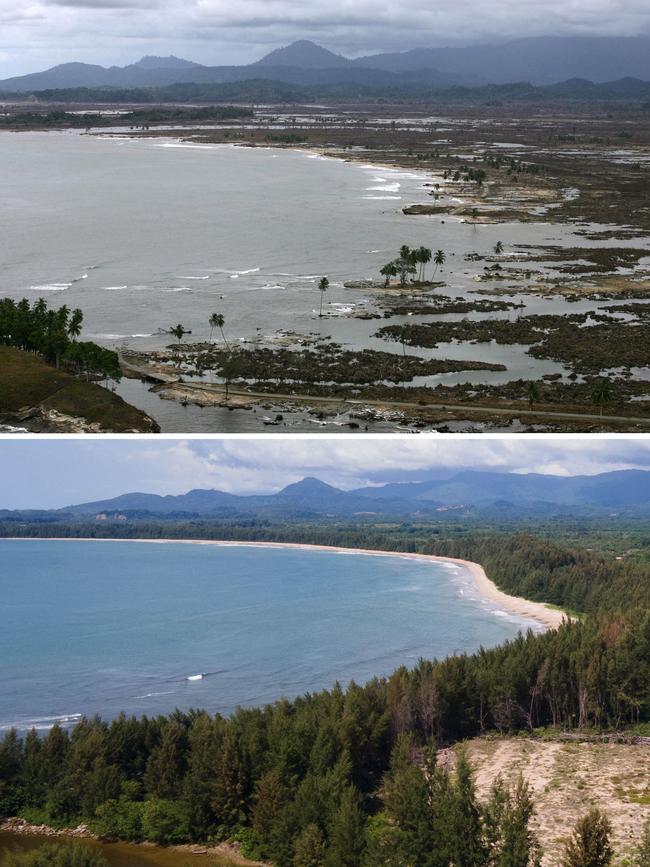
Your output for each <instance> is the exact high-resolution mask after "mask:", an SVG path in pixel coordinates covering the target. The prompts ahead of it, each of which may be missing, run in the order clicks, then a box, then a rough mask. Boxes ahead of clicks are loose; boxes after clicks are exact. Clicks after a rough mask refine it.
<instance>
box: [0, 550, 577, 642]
mask: <svg viewBox="0 0 650 867" xmlns="http://www.w3.org/2000/svg"><path fill="white" fill-rule="evenodd" d="M0 541H3V540H0ZM4 541H11V542H25V541H27V542H145V543H147V544H150V545H216V546H218V547H223V548H228V547H242V546H245V547H250V548H279V549H283V548H284V549H289V550H299V551H300V550H302V551H322V552H325V553H330V554H362V555H364V556H367V557H400V558H402V559H409V560H420V561H421V562H424V563H430V562H437V563H454V564H457V565H459V566H462V567H463V568H464V569H466V571H467V572H469V574H470V576H471V578H472V584H473V586H474V589H475V590H476V591H477V593H478V594H479V596H480V597H481V598H482V599H483V600H484V601H486V602H489V603H491V604H492V605H494V606H499V607H501V608H502V609H504V610H505V611H506V612H507V613H508V614H512V615H514V616H515V617H522V618H526V619H528V620H534V621H535V622H537V623H539V624H541V625H542V626H543V627H544V628H545V629H557V628H558V627H559V626H560V625H561V624H562V622H563V621H564V620H566V619H571V618H569V615H567V614H566V613H565V612H564V611H561V610H558V609H556V608H550V607H549V606H548V605H547V604H546V603H544V602H534V601H532V600H530V599H525V598H524V597H523V596H511V595H510V594H508V593H505V592H504V591H503V590H500V589H499V588H498V587H497V585H496V584H495V582H494V581H493V580H492V579H491V578H489V577H488V575H487V574H486V572H485V569H484V568H483V566H481V564H480V563H474V562H473V561H471V560H462V559H460V558H458V557H442V556H439V555H436V554H415V553H409V552H405V551H381V550H375V549H371V548H344V547H338V546H333V545H310V544H307V543H301V542H255V541H241V542H240V541H235V540H220V539H119V538H111V539H95V538H92V539H91V538H75V537H51V538H38V539H32V538H29V537H25V536H7V537H5V538H4Z"/></svg>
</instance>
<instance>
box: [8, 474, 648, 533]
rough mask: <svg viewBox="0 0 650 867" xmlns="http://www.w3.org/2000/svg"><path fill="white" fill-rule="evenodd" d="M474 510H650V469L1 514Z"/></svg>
mask: <svg viewBox="0 0 650 867" xmlns="http://www.w3.org/2000/svg"><path fill="white" fill-rule="evenodd" d="M450 511H453V512H454V513H455V515H470V516H471V515H472V514H473V513H476V512H477V511H480V512H481V513H482V514H483V515H485V513H486V512H489V513H491V514H493V515H494V517H495V518H499V517H516V516H524V515H529V516H533V515H545V516H552V515H554V514H555V515H557V514H575V515H598V514H601V515H602V514H607V513H611V512H613V511H616V512H623V513H626V514H630V515H646V514H650V472H644V471H641V470H623V471H619V472H611V473H603V474H600V475H595V476H573V477H564V476H551V475H540V474H534V473H531V474H526V475H519V474H514V473H498V472H494V473H493V472H478V471H473V470H465V471H462V472H458V473H454V474H448V475H446V476H443V477H440V478H435V479H429V480H426V481H422V482H405V483H399V484H394V483H393V484H387V485H383V486H380V487H365V488H359V489H357V490H351V491H342V490H339V489H338V488H335V487H333V486H332V485H328V484H325V483H324V482H322V481H319V480H318V479H314V478H306V479H303V480H302V481H300V482H297V483H295V484H292V485H289V486H288V487H286V488H284V489H283V490H281V491H279V492H278V493H276V494H266V495H252V496H242V495H237V494H229V493H225V492H224V491H218V490H200V489H199V490H192V491H189V492H188V493H187V494H180V495H177V496H160V495H158V494H147V493H128V494H123V495H121V496H119V497H114V498H113V499H110V500H99V501H96V502H91V503H81V504H77V505H72V506H68V507H66V508H65V509H60V510H52V511H47V512H39V513H35V512H32V513H28V512H18V513H17V512H9V511H4V512H1V511H0V520H2V519H8V518H9V519H12V520H14V519H17V518H25V519H29V518H30V516H31V518H35V519H37V520H48V521H52V520H57V521H61V520H65V519H66V518H67V519H71V520H79V519H88V518H92V519H94V520H100V521H103V520H107V519H115V518H118V519H120V520H124V519H127V520H128V519H133V518H146V517H150V518H152V519H164V520H172V519H175V518H177V519H186V518H200V519H210V518H214V519H219V520H222V519H224V518H232V519H235V518H242V517H246V516H247V517H251V516H255V517H262V516H263V517H265V518H268V519H275V520H295V519H312V518H313V519H322V518H366V517H370V518H372V517H377V516H391V517H401V518H416V517H418V516H420V517H429V518H431V517H435V516H436V515H437V516H443V515H445V514H446V513H449V512H450Z"/></svg>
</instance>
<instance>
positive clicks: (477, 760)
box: [441, 738, 650, 867]
mask: <svg viewBox="0 0 650 867" xmlns="http://www.w3.org/2000/svg"><path fill="white" fill-rule="evenodd" d="M467 746H468V754H469V758H470V761H471V764H472V766H473V768H474V769H475V774H476V786H477V792H478V795H479V798H480V799H481V800H482V799H484V798H486V797H487V796H488V793H489V790H490V787H491V785H492V783H493V782H494V779H495V778H496V777H497V776H498V775H499V774H501V775H502V776H503V779H504V780H506V781H508V780H514V779H516V777H517V775H518V774H519V772H521V773H522V774H523V776H524V777H525V778H526V779H527V780H528V782H529V784H530V785H531V787H532V789H533V792H534V800H535V808H536V815H535V818H534V820H533V826H534V828H535V830H536V832H537V834H538V837H539V839H540V842H541V843H542V846H543V848H544V860H543V864H544V865H545V867H558V865H560V863H561V855H562V851H563V848H564V843H565V842H566V840H567V839H568V838H569V836H570V835H571V831H572V829H573V826H574V825H575V822H576V821H577V819H579V818H580V817H581V816H582V815H583V814H584V813H586V812H587V810H589V809H590V807H592V806H596V807H599V808H600V809H601V810H604V811H605V812H606V813H607V815H608V816H609V820H610V822H611V823H612V828H613V839H614V846H615V850H616V855H617V858H618V859H620V858H622V857H624V856H625V855H629V854H630V852H631V850H632V849H633V848H634V846H635V844H636V843H637V842H638V839H639V836H640V833H641V829H642V828H643V825H644V823H645V822H646V821H647V820H648V819H650V744H638V745H636V744H634V745H633V744H604V743H564V742H561V741H534V740H528V739H524V738H494V739H491V738H477V739H476V740H473V741H470V742H469V743H468V745H467ZM441 760H442V761H444V763H445V765H446V766H447V767H451V766H453V764H454V754H453V750H452V749H450V750H443V751H442V755H441Z"/></svg>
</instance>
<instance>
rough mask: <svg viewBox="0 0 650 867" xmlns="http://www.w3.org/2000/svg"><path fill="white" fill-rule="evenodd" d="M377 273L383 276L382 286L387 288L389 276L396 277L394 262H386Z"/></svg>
mask: <svg viewBox="0 0 650 867" xmlns="http://www.w3.org/2000/svg"><path fill="white" fill-rule="evenodd" d="M379 273H380V274H381V275H382V277H385V283H384V288H385V289H388V287H389V286H390V278H391V277H397V265H396V264H395V263H394V262H388V263H387V264H386V265H384V267H383V268H382V269H381V270H380V272H379Z"/></svg>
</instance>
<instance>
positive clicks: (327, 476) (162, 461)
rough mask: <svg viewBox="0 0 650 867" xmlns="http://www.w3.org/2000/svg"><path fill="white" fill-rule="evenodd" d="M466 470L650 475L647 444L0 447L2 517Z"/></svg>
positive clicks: (25, 442)
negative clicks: (137, 496)
mask: <svg viewBox="0 0 650 867" xmlns="http://www.w3.org/2000/svg"><path fill="white" fill-rule="evenodd" d="M462 468H472V469H483V470H499V471H504V472H517V473H523V472H538V473H551V474H556V475H581V474H594V473H599V472H607V471H609V470H616V469H628V468H642V469H650V439H641V438H639V437H632V438H629V437H627V438H625V437H623V438H621V437H618V438H616V437H613V438H606V439H601V438H588V437H578V438H575V437H571V438H564V437H559V436H556V437H541V438H540V437H536V436H527V437H516V438H503V437H499V438H491V437H485V436H482V437H476V438H475V437H471V436H465V437H461V438H455V439H446V438H437V437H430V438H429V437H407V438H405V437H399V438H398V437H394V436H389V437H386V438H384V437H371V438H361V437H349V436H346V437H335V438H329V437H318V438H311V439H304V438H300V437H292V438H291V439H288V438H282V439H278V438H275V437H270V436H267V437H263V438H260V439H244V438H237V439H221V440H217V439H206V440H201V439H183V438H178V439H176V438H173V439H168V438H163V437H160V438H153V439H133V438H131V439H113V438H107V439H102V438H97V439H92V438H83V439H76V438H65V439H57V438H50V437H42V438H37V439H32V438H27V437H22V438H21V437H18V438H16V439H8V438H3V439H2V440H0V508H5V509H15V508H57V507H60V506H65V505H70V504H73V503H79V502H85V501H87V500H95V499H103V498H106V497H113V496H117V495H118V494H122V493H125V492H128V491H147V492H151V493H158V494H178V493H184V492H185V491H187V490H190V489H192V488H219V489H220V490H224V491H230V492H232V493H242V494H246V493H261V492H273V491H277V490H279V489H280V488H282V487H284V486H285V485H287V484H290V483H291V482H295V481H299V480H300V479H302V478H304V477H305V476H317V477H318V478H320V479H322V480H323V481H326V482H329V483H330V484H333V485H337V486H339V487H341V488H353V487H358V486H362V485H366V484H381V483H384V482H388V481H407V480H418V479H424V478H430V477H435V476H436V475H438V474H440V473H441V472H449V471H453V470H459V469H462Z"/></svg>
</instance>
